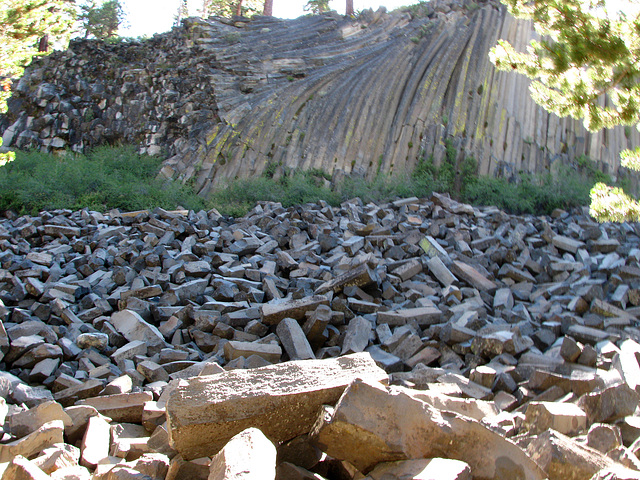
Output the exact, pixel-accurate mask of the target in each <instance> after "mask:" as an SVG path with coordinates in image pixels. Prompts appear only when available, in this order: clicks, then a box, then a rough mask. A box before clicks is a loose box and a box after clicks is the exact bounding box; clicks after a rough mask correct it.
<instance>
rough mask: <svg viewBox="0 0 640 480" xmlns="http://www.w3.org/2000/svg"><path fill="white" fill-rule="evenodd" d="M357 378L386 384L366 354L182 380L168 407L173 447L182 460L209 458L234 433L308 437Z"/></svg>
mask: <svg viewBox="0 0 640 480" xmlns="http://www.w3.org/2000/svg"><path fill="white" fill-rule="evenodd" d="M355 378H364V379H367V380H369V381H374V382H385V383H386V382H387V378H388V377H387V374H386V372H385V371H384V370H382V369H381V368H379V367H378V366H377V365H376V364H375V362H374V361H373V359H372V358H371V356H370V355H369V354H368V353H358V354H354V355H347V356H344V357H338V358H333V359H328V360H300V361H296V362H286V363H281V364H278V365H268V366H266V367H261V368H254V369H250V370H232V371H229V372H225V373H220V374H217V375H211V376H203V377H193V378H190V379H188V380H183V381H180V383H179V385H178V387H177V388H176V389H175V390H174V392H173V393H172V394H171V396H170V397H169V401H168V402H167V420H168V430H169V438H170V444H171V446H172V447H173V448H174V449H176V450H177V451H178V452H179V453H180V454H181V455H182V456H183V457H184V458H185V459H187V460H190V459H193V458H198V457H204V456H212V455H214V454H215V453H216V452H218V451H219V450H220V449H221V448H222V447H223V446H224V445H225V444H226V443H227V441H229V439H231V438H232V437H233V436H234V435H236V434H237V433H239V432H241V431H243V430H245V429H246V428H250V427H255V428H259V429H260V430H261V431H262V432H263V433H264V434H265V435H266V436H267V437H268V438H269V439H270V440H272V441H273V442H282V441H285V440H289V439H291V438H293V437H296V436H298V435H301V434H303V433H306V432H308V431H309V430H310V429H311V427H312V425H313V423H314V421H315V420H316V418H317V416H318V412H319V411H320V408H321V406H322V405H326V404H334V403H336V402H337V401H338V399H339V398H340V395H342V393H343V392H344V390H345V388H346V387H347V385H349V384H350V383H351V382H352V381H353V380H354V379H355Z"/></svg>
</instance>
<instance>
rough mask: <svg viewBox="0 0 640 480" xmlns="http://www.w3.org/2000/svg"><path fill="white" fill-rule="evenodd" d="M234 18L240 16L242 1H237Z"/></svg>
mask: <svg viewBox="0 0 640 480" xmlns="http://www.w3.org/2000/svg"><path fill="white" fill-rule="evenodd" d="M236 16H237V17H241V16H242V0H238V5H237V6H236Z"/></svg>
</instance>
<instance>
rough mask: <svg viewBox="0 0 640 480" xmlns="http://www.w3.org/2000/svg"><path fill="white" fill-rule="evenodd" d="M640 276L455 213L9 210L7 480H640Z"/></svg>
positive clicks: (635, 248)
mask: <svg viewBox="0 0 640 480" xmlns="http://www.w3.org/2000/svg"><path fill="white" fill-rule="evenodd" d="M639 263H640V227H639V226H638V225H637V224H631V223H624V224H598V223H597V222H595V221H594V220H593V219H591V218H590V217H589V216H588V212H587V210H586V209H584V210H576V211H573V212H566V211H561V210H557V211H555V212H554V213H553V214H552V215H551V216H549V217H542V216H538V217H537V216H515V215H508V214H506V213H504V212H502V211H500V210H498V209H496V208H492V207H473V206H470V205H466V204H461V203H458V202H456V201H454V200H452V199H451V198H449V197H448V196H446V195H440V194H433V195H432V196H431V197H429V198H424V199H418V198H408V199H401V200H397V201H395V202H392V203H388V204H383V205H375V204H366V205H365V204H363V202H362V201H360V200H359V199H353V200H350V201H347V202H344V203H343V204H342V205H341V206H340V207H331V206H329V205H328V204H326V203H323V202H320V203H319V204H307V205H302V206H298V207H291V208H287V209H285V208H283V207H282V206H281V205H280V204H276V203H268V202H265V203H260V204H258V205H257V206H256V207H255V208H254V209H253V210H252V211H251V212H249V213H248V214H247V215H246V216H245V217H242V218H238V219H232V218H227V217H223V216H222V215H220V214H219V213H218V212H217V211H215V210H211V211H209V212H204V211H201V212H193V211H173V212H169V211H165V210H162V209H156V210H154V211H151V212H149V211H142V212H120V211H117V210H112V211H110V212H108V213H106V214H101V213H97V212H93V211H89V210H81V211H76V212H72V211H69V210H57V211H51V212H41V213H40V214H39V215H37V216H17V215H15V214H12V213H7V214H6V215H5V217H4V218H2V219H0V267H1V268H0V300H1V302H2V303H1V304H0V392H1V394H0V419H1V420H2V421H1V422H0V425H1V426H2V429H3V437H2V442H1V443H0V472H2V473H0V478H1V480H22V479H26V480H40V479H43V480H44V479H55V480H62V479H65V480H72V479H73V480H76V479H79V480H85V479H87V480H88V479H102V480H128V479H132V480H133V479H136V480H137V479H140V480H164V479H171V480H178V479H185V480H191V479H195V480H198V479H202V480H206V479H208V480H222V479H227V480H231V479H247V480H248V479H256V480H258V479H259V480H268V479H278V480H312V479H313V480H322V479H326V480H354V479H358V480H363V479H367V480H394V479H398V480H400V479H402V480H409V479H416V480H426V479H438V480H450V479H451V480H453V479H456V480H471V479H478V480H479V479H522V480H529V479H535V480H537V479H545V478H548V479H551V480H555V479H557V480H582V479H584V480H588V479H592V480H596V479H601V480H604V479H607V480H616V479H617V480H626V479H640V459H639V456H640V453H639V452H640V412H639V409H638V403H639V399H640V365H639V360H640V329H639V328H638V327H639V320H638V316H639V315H640V265H639Z"/></svg>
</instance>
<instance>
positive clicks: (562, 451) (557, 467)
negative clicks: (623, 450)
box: [527, 430, 614, 480]
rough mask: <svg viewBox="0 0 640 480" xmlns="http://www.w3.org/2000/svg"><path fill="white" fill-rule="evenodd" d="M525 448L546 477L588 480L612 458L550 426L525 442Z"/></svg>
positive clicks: (550, 479) (558, 479)
mask: <svg viewBox="0 0 640 480" xmlns="http://www.w3.org/2000/svg"><path fill="white" fill-rule="evenodd" d="M527 452H528V453H529V455H530V456H531V458H532V459H533V460H534V461H535V462H536V463H537V464H538V465H540V467H542V469H543V470H544V471H545V472H546V474H547V475H548V476H549V480H587V479H589V478H591V476H592V475H594V474H595V473H596V472H598V471H599V470H601V469H603V468H607V467H612V466H613V464H614V462H613V461H612V460H610V459H608V458H607V457H605V456H604V455H602V454H600V452H598V451H597V450H594V449H592V448H589V447H585V446H582V445H580V444H578V443H577V442H574V441H573V440H572V439H571V438H569V437H567V436H566V435H563V434H561V433H558V432H555V431H553V430H546V431H544V432H542V433H541V434H540V435H538V436H537V437H534V438H533V440H532V441H531V442H530V443H529V445H527Z"/></svg>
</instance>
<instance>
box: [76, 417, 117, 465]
mask: <svg viewBox="0 0 640 480" xmlns="http://www.w3.org/2000/svg"><path fill="white" fill-rule="evenodd" d="M110 440H111V427H110V426H109V424H108V423H107V422H106V421H105V420H104V419H103V418H102V417H91V418H89V421H88V422H87V429H86V430H85V433H84V437H83V438H82V445H81V457H80V463H81V464H82V466H85V467H87V468H95V467H96V466H97V465H98V463H100V462H101V461H102V460H104V459H105V458H107V457H108V456H109V442H110Z"/></svg>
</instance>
